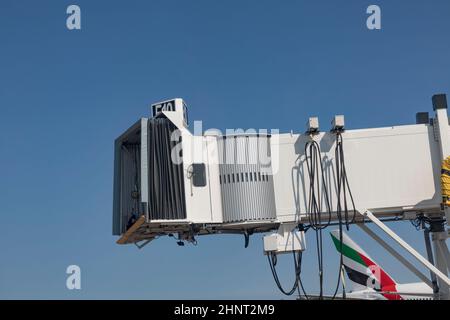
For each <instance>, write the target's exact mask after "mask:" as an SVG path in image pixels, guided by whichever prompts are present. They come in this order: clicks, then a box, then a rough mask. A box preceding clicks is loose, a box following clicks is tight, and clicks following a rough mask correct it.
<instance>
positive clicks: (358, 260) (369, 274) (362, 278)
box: [331, 230, 400, 299]
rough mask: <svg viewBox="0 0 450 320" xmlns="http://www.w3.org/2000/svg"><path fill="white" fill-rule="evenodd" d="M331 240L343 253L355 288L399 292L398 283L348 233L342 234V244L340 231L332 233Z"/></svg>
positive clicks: (344, 262)
mask: <svg viewBox="0 0 450 320" xmlns="http://www.w3.org/2000/svg"><path fill="white" fill-rule="evenodd" d="M331 238H332V239H333V243H334V245H335V246H336V249H337V251H338V252H339V253H342V258H343V265H344V268H345V271H346V272H347V275H348V278H349V279H350V281H351V282H353V283H354V284H355V287H358V288H361V289H366V288H371V289H374V290H375V291H380V292H387V291H388V292H396V291H397V290H396V282H395V281H394V280H393V279H392V278H391V277H390V276H389V275H388V274H387V273H386V272H385V271H384V270H383V268H381V266H379V265H378V264H377V263H375V262H374V260H372V258H370V257H369V255H368V254H367V253H366V252H365V251H364V250H363V249H361V247H359V246H358V245H357V244H356V243H355V242H354V241H353V240H352V239H350V237H349V236H348V235H347V234H346V233H344V232H342V242H341V239H340V234H339V230H333V231H331ZM383 295H384V294H383ZM384 296H385V297H386V298H388V299H396V298H400V296H398V297H397V296H396V295H392V294H390V295H384Z"/></svg>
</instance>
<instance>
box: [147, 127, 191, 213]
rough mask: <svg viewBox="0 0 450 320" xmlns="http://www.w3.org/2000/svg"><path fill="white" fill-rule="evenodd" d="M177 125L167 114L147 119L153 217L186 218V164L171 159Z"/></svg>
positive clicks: (150, 210) (150, 204)
mask: <svg viewBox="0 0 450 320" xmlns="http://www.w3.org/2000/svg"><path fill="white" fill-rule="evenodd" d="M175 130H176V127H175V125H174V124H173V123H172V122H170V120H169V119H167V118H153V119H150V120H149V121H148V155H149V160H148V166H149V168H148V172H149V179H148V183H149V188H148V189H149V195H148V199H149V217H150V219H151V220H175V219H186V198H185V194H184V175H183V164H182V163H180V164H176V163H174V162H173V161H172V158H171V152H172V150H173V148H174V147H175V146H176V145H177V142H176V141H172V140H171V135H172V133H173V132H174V131H175Z"/></svg>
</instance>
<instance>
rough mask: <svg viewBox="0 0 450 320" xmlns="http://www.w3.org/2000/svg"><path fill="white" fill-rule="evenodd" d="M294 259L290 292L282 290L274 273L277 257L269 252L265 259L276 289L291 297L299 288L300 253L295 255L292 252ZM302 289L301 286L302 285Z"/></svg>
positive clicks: (275, 272)
mask: <svg viewBox="0 0 450 320" xmlns="http://www.w3.org/2000/svg"><path fill="white" fill-rule="evenodd" d="M292 254H293V257H294V266H295V281H294V284H293V285H292V288H291V290H289V291H286V290H284V288H283V286H282V285H281V282H280V279H279V278H278V274H277V271H276V268H275V267H276V264H277V256H276V254H275V253H272V252H269V253H268V254H267V259H268V261H269V266H270V270H271V271H272V276H273V278H274V280H275V283H276V285H277V287H278V289H279V290H280V291H281V292H282V293H283V294H285V295H287V296H290V295H292V294H293V293H294V292H295V291H296V290H297V288H298V287H299V284H300V282H301V280H300V272H301V261H302V252H301V251H300V252H299V253H298V254H297V255H296V254H295V251H293V252H292ZM302 287H303V285H302Z"/></svg>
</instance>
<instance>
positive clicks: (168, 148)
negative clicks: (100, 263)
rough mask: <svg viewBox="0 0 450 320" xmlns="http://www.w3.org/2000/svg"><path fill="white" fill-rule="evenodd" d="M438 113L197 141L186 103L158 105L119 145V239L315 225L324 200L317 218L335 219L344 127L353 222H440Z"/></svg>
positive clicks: (442, 122) (443, 122) (442, 134)
mask: <svg viewBox="0 0 450 320" xmlns="http://www.w3.org/2000/svg"><path fill="white" fill-rule="evenodd" d="M444 100H445V99H444V98H442V101H444ZM435 112H436V117H435V118H434V119H429V118H428V115H426V117H424V116H423V115H424V114H422V116H421V117H419V118H418V120H417V123H416V124H411V125H403V126H393V127H384V128H370V129H358V130H347V129H345V130H344V118H343V116H336V117H335V119H334V121H333V124H332V126H329V127H328V128H323V129H322V128H319V122H318V119H317V118H311V119H310V120H309V122H308V127H309V129H308V131H307V133H302V134H295V133H287V134H283V133H282V134H278V133H277V134H273V135H270V134H258V133H249V132H240V133H234V134H229V135H222V134H220V133H217V132H216V133H214V132H206V133H203V132H202V133H201V134H192V133H191V132H190V131H189V130H188V124H187V108H186V105H185V104H184V102H183V100H182V99H174V100H169V101H164V102H161V103H158V104H155V105H153V106H152V117H151V118H142V119H140V120H139V121H138V122H136V123H135V124H134V125H133V126H131V127H130V128H129V129H128V130H126V131H125V133H123V134H122V135H121V136H120V137H119V138H117V139H116V141H115V166H114V210H113V211H114V212H113V234H114V235H118V236H121V238H120V239H119V241H118V243H122V244H123V243H135V242H138V241H140V240H151V239H154V238H155V237H157V236H160V235H170V234H177V235H178V237H179V238H180V239H181V240H188V241H194V236H196V235H202V234H214V233H240V234H244V235H246V237H247V236H248V235H249V234H252V233H256V232H265V231H271V230H276V229H278V228H281V227H282V225H283V224H284V225H287V226H289V228H291V227H295V226H296V225H297V224H299V223H306V224H308V223H310V221H309V220H310V218H311V217H312V209H311V206H310V205H309V203H310V199H311V196H313V197H314V195H315V194H319V193H320V194H321V195H327V197H323V196H322V197H318V198H317V201H316V202H317V209H318V210H316V211H318V212H315V213H314V214H318V215H320V216H321V217H324V218H323V221H327V218H329V219H331V220H333V221H336V219H337V217H338V215H339V211H338V207H339V205H338V204H339V203H340V201H341V200H342V198H343V197H345V196H343V195H342V192H340V191H339V190H340V189H339V187H338V185H339V183H340V182H339V181H340V180H338V178H337V177H338V172H337V169H336V168H337V167H336V164H337V163H338V162H340V161H339V160H338V159H337V158H336V150H337V149H336V148H337V137H338V135H337V133H336V128H340V130H339V137H340V139H343V140H344V141H345V151H344V150H342V155H343V154H344V153H345V161H346V169H345V174H346V180H347V179H348V181H347V183H348V187H349V188H350V187H351V190H352V191H353V192H352V194H353V198H354V204H355V208H354V209H355V210H354V211H353V212H352V213H351V215H350V216H349V217H356V218H357V219H359V221H361V220H362V219H364V218H363V217H362V213H363V212H364V211H365V210H370V211H371V212H373V213H374V214H375V215H376V216H378V217H399V218H405V217H408V218H409V219H414V218H415V217H416V216H417V215H433V216H437V217H439V216H441V215H443V214H444V212H443V210H442V205H443V202H442V199H443V195H444V192H442V191H441V187H442V188H443V185H442V183H441V182H442V181H443V180H442V179H443V178H442V177H441V162H442V161H443V160H444V159H445V158H446V157H448V155H449V154H450V149H448V148H449V146H450V141H449V139H450V126H449V122H448V115H447V107H446V103H440V104H437V103H436V107H435ZM311 143H315V144H316V145H317V154H316V155H315V156H314V157H315V161H316V162H317V164H321V166H323V168H321V170H323V172H322V174H317V175H314V179H315V180H314V182H313V183H312V180H311V178H312V176H311V175H310V174H309V173H308V170H309V169H308V163H309V162H311V159H312V158H311V155H310V156H308V155H307V154H306V152H305V151H306V149H305V148H306V146H308V145H311ZM342 159H343V156H342ZM317 168H318V167H317ZM444 189H445V188H443V189H442V190H444ZM447 189H448V188H447ZM447 189H445V190H447ZM348 190H350V189H348ZM445 192H446V191H445ZM327 198H328V199H327ZM339 199H341V200H339ZM445 212H448V210H447V207H445ZM356 213H358V214H356ZM447 218H448V217H447ZM286 228H287V227H286ZM289 228H288V229H289ZM283 230H284V229H283ZM291 230H292V228H291Z"/></svg>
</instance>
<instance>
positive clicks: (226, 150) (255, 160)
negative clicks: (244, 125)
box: [218, 135, 276, 222]
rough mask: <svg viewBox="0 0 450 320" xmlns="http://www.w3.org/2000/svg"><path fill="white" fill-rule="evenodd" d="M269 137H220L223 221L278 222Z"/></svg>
mask: <svg viewBox="0 0 450 320" xmlns="http://www.w3.org/2000/svg"><path fill="white" fill-rule="evenodd" d="M269 139H270V137H268V136H258V135H236V136H226V137H219V138H218V149H219V150H218V151H219V161H220V164H219V171H220V186H221V191H222V205H223V219H224V222H238V221H251V220H264V219H275V218H276V212H275V195H274V189H273V179H272V172H271V170H270V164H267V163H265V160H266V159H267V158H268V157H269V156H270V141H269Z"/></svg>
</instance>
